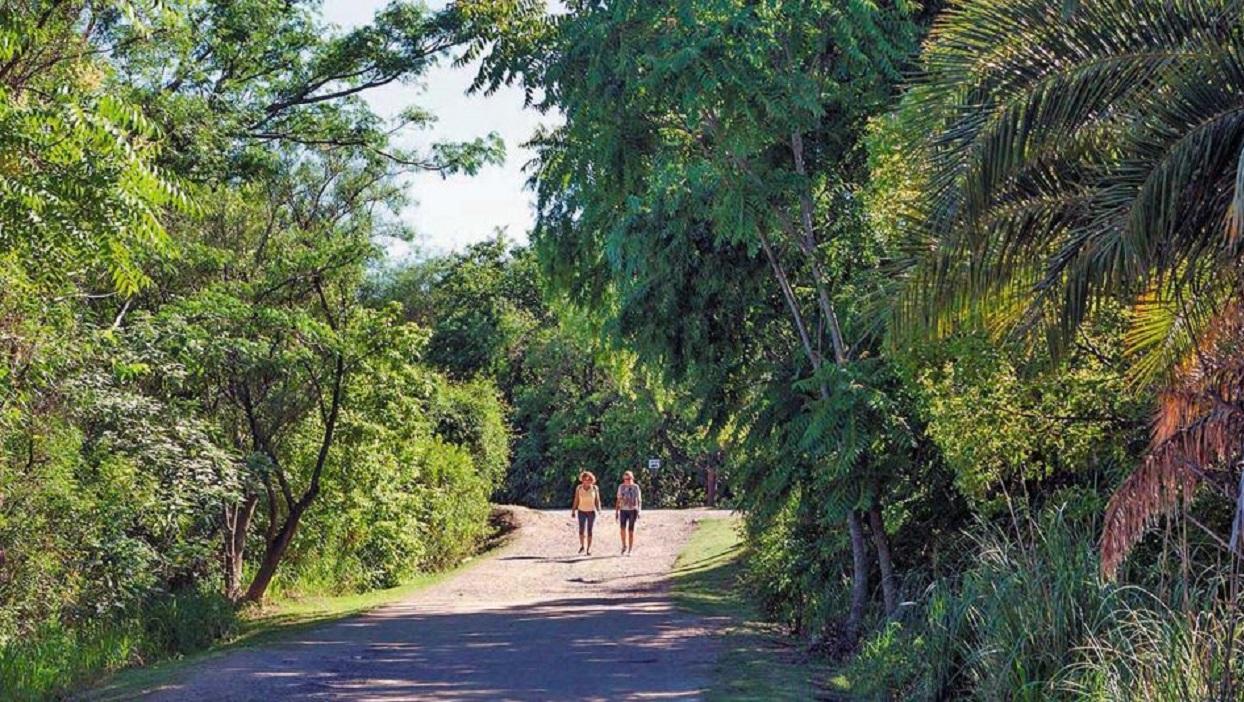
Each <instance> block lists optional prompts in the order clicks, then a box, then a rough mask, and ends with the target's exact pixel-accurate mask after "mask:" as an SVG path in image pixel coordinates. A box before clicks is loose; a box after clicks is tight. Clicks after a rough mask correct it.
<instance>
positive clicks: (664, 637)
mask: <svg viewBox="0 0 1244 702" xmlns="http://www.w3.org/2000/svg"><path fill="white" fill-rule="evenodd" d="M712 649H713V647H712V640H711V638H710V637H709V636H708V634H707V633H705V632H700V631H697V629H696V628H695V625H694V622H693V621H692V620H691V619H690V618H689V617H688V616H687V615H686V614H683V613H681V612H678V611H676V610H674V609H672V606H671V604H670V602H669V599H668V598H666V597H664V596H660V595H655V594H637V595H635V596H632V597H627V598H623V599H619V598H598V597H574V598H564V599H557V600H548V601H542V602H539V603H537V604H531V605H523V606H512V607H501V608H498V609H495V610H487V611H482V612H481V611H472V612H463V613H434V614H432V613H426V612H421V611H419V610H418V608H414V607H412V608H395V609H390V610H381V611H378V612H375V613H372V614H368V615H364V616H361V617H357V618H355V619H350V620H346V621H343V622H339V623H337V624H334V625H331V626H325V627H322V628H318V629H315V630H313V631H308V632H307V633H306V634H305V635H302V636H300V637H299V638H297V639H296V640H293V641H289V642H286V643H283V644H280V645H278V646H274V647H271V648H268V649H264V650H255V651H239V652H238V653H236V654H233V655H229V656H226V657H224V658H223V659H221V660H219V661H217V662H216V663H215V664H214V665H213V666H211V668H209V669H206V670H204V671H201V672H200V673H199V674H195V673H191V674H190V675H188V676H187V677H186V678H185V680H183V681H182V682H181V683H179V684H176V685H170V686H167V687H165V688H163V689H161V690H158V691H154V694H153V695H152V696H151V697H149V698H148V699H157V700H177V699H227V700H239V701H240V700H263V701H264V702H273V701H275V700H293V699H297V700H339V699H352V700H353V699H358V700H371V701H394V700H594V699H602V700H606V699H607V700H619V699H621V700H626V699H651V698H657V699H662V700H691V699H698V698H699V697H700V694H701V692H702V689H701V685H702V684H703V681H704V680H705V679H706V675H707V673H708V669H709V667H710V666H711V664H712V661H713V659H714V652H713V650H712ZM221 689H225V690H228V691H229V692H228V694H227V695H225V696H220V695H215V696H214V693H213V690H221Z"/></svg>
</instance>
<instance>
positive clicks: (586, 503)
mask: <svg viewBox="0 0 1244 702" xmlns="http://www.w3.org/2000/svg"><path fill="white" fill-rule="evenodd" d="M599 511H600V490H599V489H598V488H597V487H596V476H595V475H592V473H591V471H586V470H585V471H583V472H582V473H580V474H579V485H578V486H577V487H576V488H575V489H574V501H573V502H571V503H570V516H571V517H572V518H573V517H574V516H575V514H578V515H579V553H583V552H584V551H585V550H586V551H587V555H589V556H590V555H592V526H593V525H594V524H595V523H596V513H597V512H599Z"/></svg>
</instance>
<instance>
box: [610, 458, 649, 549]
mask: <svg viewBox="0 0 1244 702" xmlns="http://www.w3.org/2000/svg"><path fill="white" fill-rule="evenodd" d="M613 505H614V506H613V509H614V516H615V517H616V518H617V520H618V526H620V527H621V529H622V553H625V554H628V555H629V554H630V553H631V552H632V551H634V550H635V522H636V521H638V520H639V510H641V509H643V506H644V498H643V495H642V494H641V493H640V491H639V486H638V485H636V484H635V474H634V473H632V472H630V471H629V470H628V471H626V472H625V473H623V474H622V484H621V485H619V486H618V499H617V501H616V502H614V503H613Z"/></svg>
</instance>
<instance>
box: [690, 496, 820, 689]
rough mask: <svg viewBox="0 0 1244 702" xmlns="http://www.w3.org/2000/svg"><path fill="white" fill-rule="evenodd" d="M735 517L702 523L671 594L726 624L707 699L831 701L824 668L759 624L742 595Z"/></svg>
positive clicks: (741, 553) (692, 608)
mask: <svg viewBox="0 0 1244 702" xmlns="http://www.w3.org/2000/svg"><path fill="white" fill-rule="evenodd" d="M738 527H739V522H738V520H737V519H728V518H723V519H709V520H704V521H702V522H701V523H700V525H699V528H697V529H696V531H695V533H694V534H692V536H691V540H690V541H689V542H688V543H687V546H686V548H685V549H684V550H683V552H682V553H681V554H679V556H678V560H677V562H676V563H675V564H674V573H673V579H674V586H673V595H674V599H675V601H676V602H677V603H678V605H679V606H680V607H682V608H684V609H686V610H688V611H691V612H694V613H696V614H699V615H702V616H707V617H724V618H728V619H729V620H730V622H729V624H728V625H727V627H726V633H725V635H724V637H723V640H722V642H721V646H722V650H721V654H720V657H719V658H718V660H717V665H716V668H715V670H714V678H713V681H712V685H711V687H710V688H709V690H708V691H707V694H706V696H705V698H706V699H708V700H710V702H713V701H731V702H749V701H752V700H755V701H756V702H761V701H769V700H814V699H827V698H831V693H830V692H829V691H828V690H827V689H826V688H824V687H823V686H822V684H820V683H822V682H823V681H825V680H827V679H828V668H827V667H826V666H825V665H823V664H821V663H819V662H816V661H814V660H811V659H809V658H808V657H807V656H805V655H804V654H803V653H802V652H801V651H799V649H798V647H797V646H795V645H793V644H792V642H790V641H789V640H787V639H786V637H784V636H782V635H781V633H780V632H777V631H774V630H773V628H772V627H770V626H768V625H765V624H763V623H762V622H761V618H760V615H759V614H758V613H757V611H756V608H755V607H754V606H753V605H752V603H751V602H750V601H749V599H748V598H747V596H746V595H745V593H744V591H743V588H742V585H741V583H740V582H739V576H740V574H741V573H742V563H741V561H740V558H741V556H742V555H743V544H742V535H741V534H740V533H739V531H738Z"/></svg>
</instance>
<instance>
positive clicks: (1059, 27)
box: [899, 0, 1244, 573]
mask: <svg viewBox="0 0 1244 702" xmlns="http://www.w3.org/2000/svg"><path fill="white" fill-rule="evenodd" d="M924 65H925V75H923V76H922V77H921V80H920V81H919V82H918V85H917V86H916V87H915V88H913V90H912V91H911V94H910V95H909V96H908V98H907V99H908V101H909V102H908V104H907V106H906V107H907V110H906V114H911V115H915V116H914V117H913V118H912V119H910V120H909V122H910V124H911V126H912V128H913V129H914V132H913V133H914V134H918V135H921V137H920V138H921V140H922V142H923V144H922V145H923V147H924V148H923V149H922V151H921V153H922V154H923V155H924V158H927V165H928V169H927V173H926V174H925V176H924V181H923V184H922V191H923V194H924V198H923V201H922V203H921V208H920V212H919V215H920V216H919V225H918V234H919V238H918V239H919V240H918V242H917V244H918V246H917V249H918V252H917V256H916V257H915V258H914V260H913V262H912V265H911V267H910V269H909V272H908V273H909V275H908V277H907V282H908V285H907V288H906V289H907V291H908V292H907V294H905V295H904V298H903V304H902V306H901V310H900V313H899V314H900V317H899V321H900V325H901V324H902V323H903V322H906V324H907V326H909V327H911V326H923V327H928V326H929V325H940V324H943V323H946V322H948V321H950V322H953V321H955V320H960V319H963V318H964V317H969V318H971V319H973V320H975V321H978V322H984V323H988V324H992V325H997V326H999V327H1001V328H1003V329H1010V330H1017V329H1018V330H1029V331H1033V330H1039V331H1044V332H1046V333H1047V338H1049V339H1051V340H1053V341H1054V342H1056V345H1057V344H1058V342H1065V341H1067V340H1069V339H1070V338H1071V337H1072V336H1073V335H1074V334H1075V333H1076V330H1077V329H1078V327H1079V324H1080V322H1082V321H1083V320H1084V318H1085V317H1086V315H1088V314H1089V313H1090V312H1091V311H1092V309H1093V308H1094V306H1095V305H1096V304H1098V303H1100V302H1102V301H1104V300H1108V299H1109V300H1121V301H1123V302H1124V303H1125V304H1129V305H1131V306H1132V308H1133V310H1134V318H1135V320H1136V325H1135V329H1134V330H1133V333H1132V334H1131V335H1130V337H1129V340H1130V341H1131V342H1132V346H1133V350H1134V351H1135V352H1136V353H1137V362H1136V366H1135V369H1134V370H1135V372H1136V374H1137V376H1138V377H1139V378H1141V379H1144V380H1147V381H1153V380H1159V379H1160V380H1164V381H1165V382H1166V383H1168V384H1169V387H1168V390H1167V391H1166V392H1164V393H1163V394H1162V402H1161V408H1160V411H1159V417H1158V419H1159V421H1158V423H1157V425H1156V429H1155V434H1154V443H1153V445H1152V447H1151V450H1150V453H1149V455H1148V457H1147V458H1146V459H1145V461H1144V463H1143V465H1142V466H1141V468H1140V469H1138V471H1137V472H1136V474H1135V475H1133V476H1132V478H1130V479H1129V480H1128V481H1127V482H1126V483H1125V484H1124V485H1123V487H1122V488H1121V489H1120V490H1119V491H1118V492H1117V493H1116V494H1115V495H1114V497H1113V498H1112V500H1111V503H1110V510H1109V512H1108V515H1107V524H1106V532H1105V535H1104V537H1103V556H1104V558H1103V566H1104V568H1105V569H1106V570H1107V572H1108V573H1112V572H1113V570H1114V569H1115V568H1116V567H1117V565H1118V564H1119V563H1120V561H1121V560H1122V558H1123V557H1124V556H1125V555H1126V553H1127V551H1128V549H1129V548H1130V547H1131V545H1133V544H1134V543H1135V541H1136V540H1137V539H1138V538H1139V536H1140V535H1141V534H1142V533H1143V529H1144V527H1145V526H1146V525H1147V524H1149V523H1150V522H1151V521H1152V520H1153V519H1154V518H1155V517H1156V516H1157V515H1159V514H1161V513H1162V512H1164V511H1166V510H1169V509H1171V508H1172V507H1173V506H1174V505H1175V504H1177V503H1178V501H1179V500H1180V499H1181V496H1183V497H1186V496H1188V495H1189V494H1190V491H1191V490H1192V489H1194V488H1195V487H1196V485H1197V484H1198V483H1200V482H1201V481H1202V479H1203V478H1204V477H1205V476H1207V475H1209V474H1210V473H1211V472H1212V469H1214V468H1220V467H1222V466H1223V465H1226V464H1229V463H1230V462H1232V461H1234V460H1236V459H1237V458H1238V457H1239V455H1240V446H1239V444H1240V442H1239V441H1238V440H1236V441H1232V440H1230V438H1229V437H1231V436H1232V435H1233V434H1231V433H1230V430H1235V434H1234V436H1238V429H1239V428H1240V426H1242V423H1241V416H1242V415H1241V414H1240V413H1241V408H1242V407H1244V404H1241V400H1244V391H1241V384H1240V382H1241V381H1242V380H1244V374H1240V373H1237V372H1236V370H1238V369H1239V368H1240V367H1241V366H1242V364H1244V354H1241V352H1240V346H1239V342H1240V341H1242V340H1244V335H1237V331H1236V330H1237V329H1238V328H1239V327H1240V324H1239V322H1240V316H1241V315H1240V308H1239V307H1238V306H1237V305H1236V304H1235V303H1234V301H1235V300H1236V299H1238V298H1239V297H1240V296H1239V292H1240V291H1241V281H1242V277H1241V275H1240V268H1239V264H1240V262H1241V261H1240V259H1241V256H1240V254H1241V248H1240V244H1241V239H1242V238H1244V236H1242V235H1244V167H1242V166H1244V151H1242V147H1244V27H1242V25H1241V11H1240V5H1239V3H1238V2H1236V1H1234V0H1093V1H1088V0H1083V1H1081V2H1077V3H1074V4H1073V5H1066V4H1063V3H1050V2H1045V1H1043V0H1019V1H1015V0H976V1H969V2H965V3H963V4H961V5H959V6H957V7H955V8H953V9H951V10H949V11H947V12H946V13H944V14H943V15H942V16H941V17H940V18H939V20H938V21H937V23H936V24H935V26H934V28H933V30H932V32H931V35H930V39H929V43H928V45H927V48H926V52H925V64H924Z"/></svg>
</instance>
